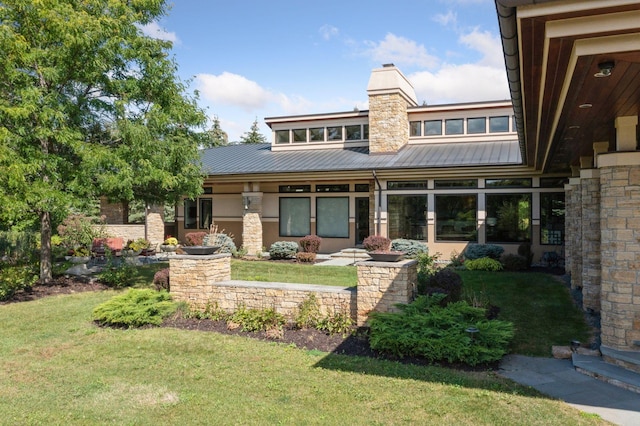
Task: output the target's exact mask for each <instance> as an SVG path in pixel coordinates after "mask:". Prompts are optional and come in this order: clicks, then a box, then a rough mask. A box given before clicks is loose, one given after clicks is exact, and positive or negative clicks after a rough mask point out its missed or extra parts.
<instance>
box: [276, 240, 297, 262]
mask: <svg viewBox="0 0 640 426" xmlns="http://www.w3.org/2000/svg"><path fill="white" fill-rule="evenodd" d="M297 252H298V243H296V242H295V241H276V242H275V243H273V244H271V247H269V258H271V259H274V260H277V259H294V258H295V257H296V253H297Z"/></svg>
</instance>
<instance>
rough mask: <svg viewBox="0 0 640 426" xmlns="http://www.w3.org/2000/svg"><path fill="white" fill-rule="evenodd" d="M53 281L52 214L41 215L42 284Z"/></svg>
mask: <svg viewBox="0 0 640 426" xmlns="http://www.w3.org/2000/svg"><path fill="white" fill-rule="evenodd" d="M52 280H53V273H52V270H51V214H50V213H49V212H42V213H40V283H41V284H49V283H50V282H51V281H52Z"/></svg>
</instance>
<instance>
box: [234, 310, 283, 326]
mask: <svg viewBox="0 0 640 426" xmlns="http://www.w3.org/2000/svg"><path fill="white" fill-rule="evenodd" d="M229 321H231V322H233V323H235V324H238V325H240V327H242V331H262V330H271V329H274V328H282V326H284V324H285V318H284V315H282V314H279V313H278V312H276V310H275V309H273V308H269V309H247V308H246V307H245V306H241V307H240V309H238V310H237V311H236V312H235V313H233V314H232V315H231V316H230V317H229Z"/></svg>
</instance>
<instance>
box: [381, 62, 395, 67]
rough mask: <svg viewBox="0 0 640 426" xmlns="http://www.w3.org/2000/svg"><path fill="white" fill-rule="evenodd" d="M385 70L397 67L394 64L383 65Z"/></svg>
mask: <svg viewBox="0 0 640 426" xmlns="http://www.w3.org/2000/svg"><path fill="white" fill-rule="evenodd" d="M382 67H383V68H391V67H395V65H393V64H392V63H388V64H382Z"/></svg>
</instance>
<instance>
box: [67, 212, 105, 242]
mask: <svg viewBox="0 0 640 426" xmlns="http://www.w3.org/2000/svg"><path fill="white" fill-rule="evenodd" d="M58 235H59V236H60V238H61V239H62V243H63V244H64V245H65V246H66V247H68V248H73V247H79V246H83V247H91V245H92V244H93V239H94V238H101V237H106V233H105V231H104V228H103V227H100V226H94V224H93V221H92V219H91V218H89V217H88V216H85V215H83V214H72V215H69V216H68V217H66V218H65V219H64V220H63V221H62V223H61V224H60V225H58Z"/></svg>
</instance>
